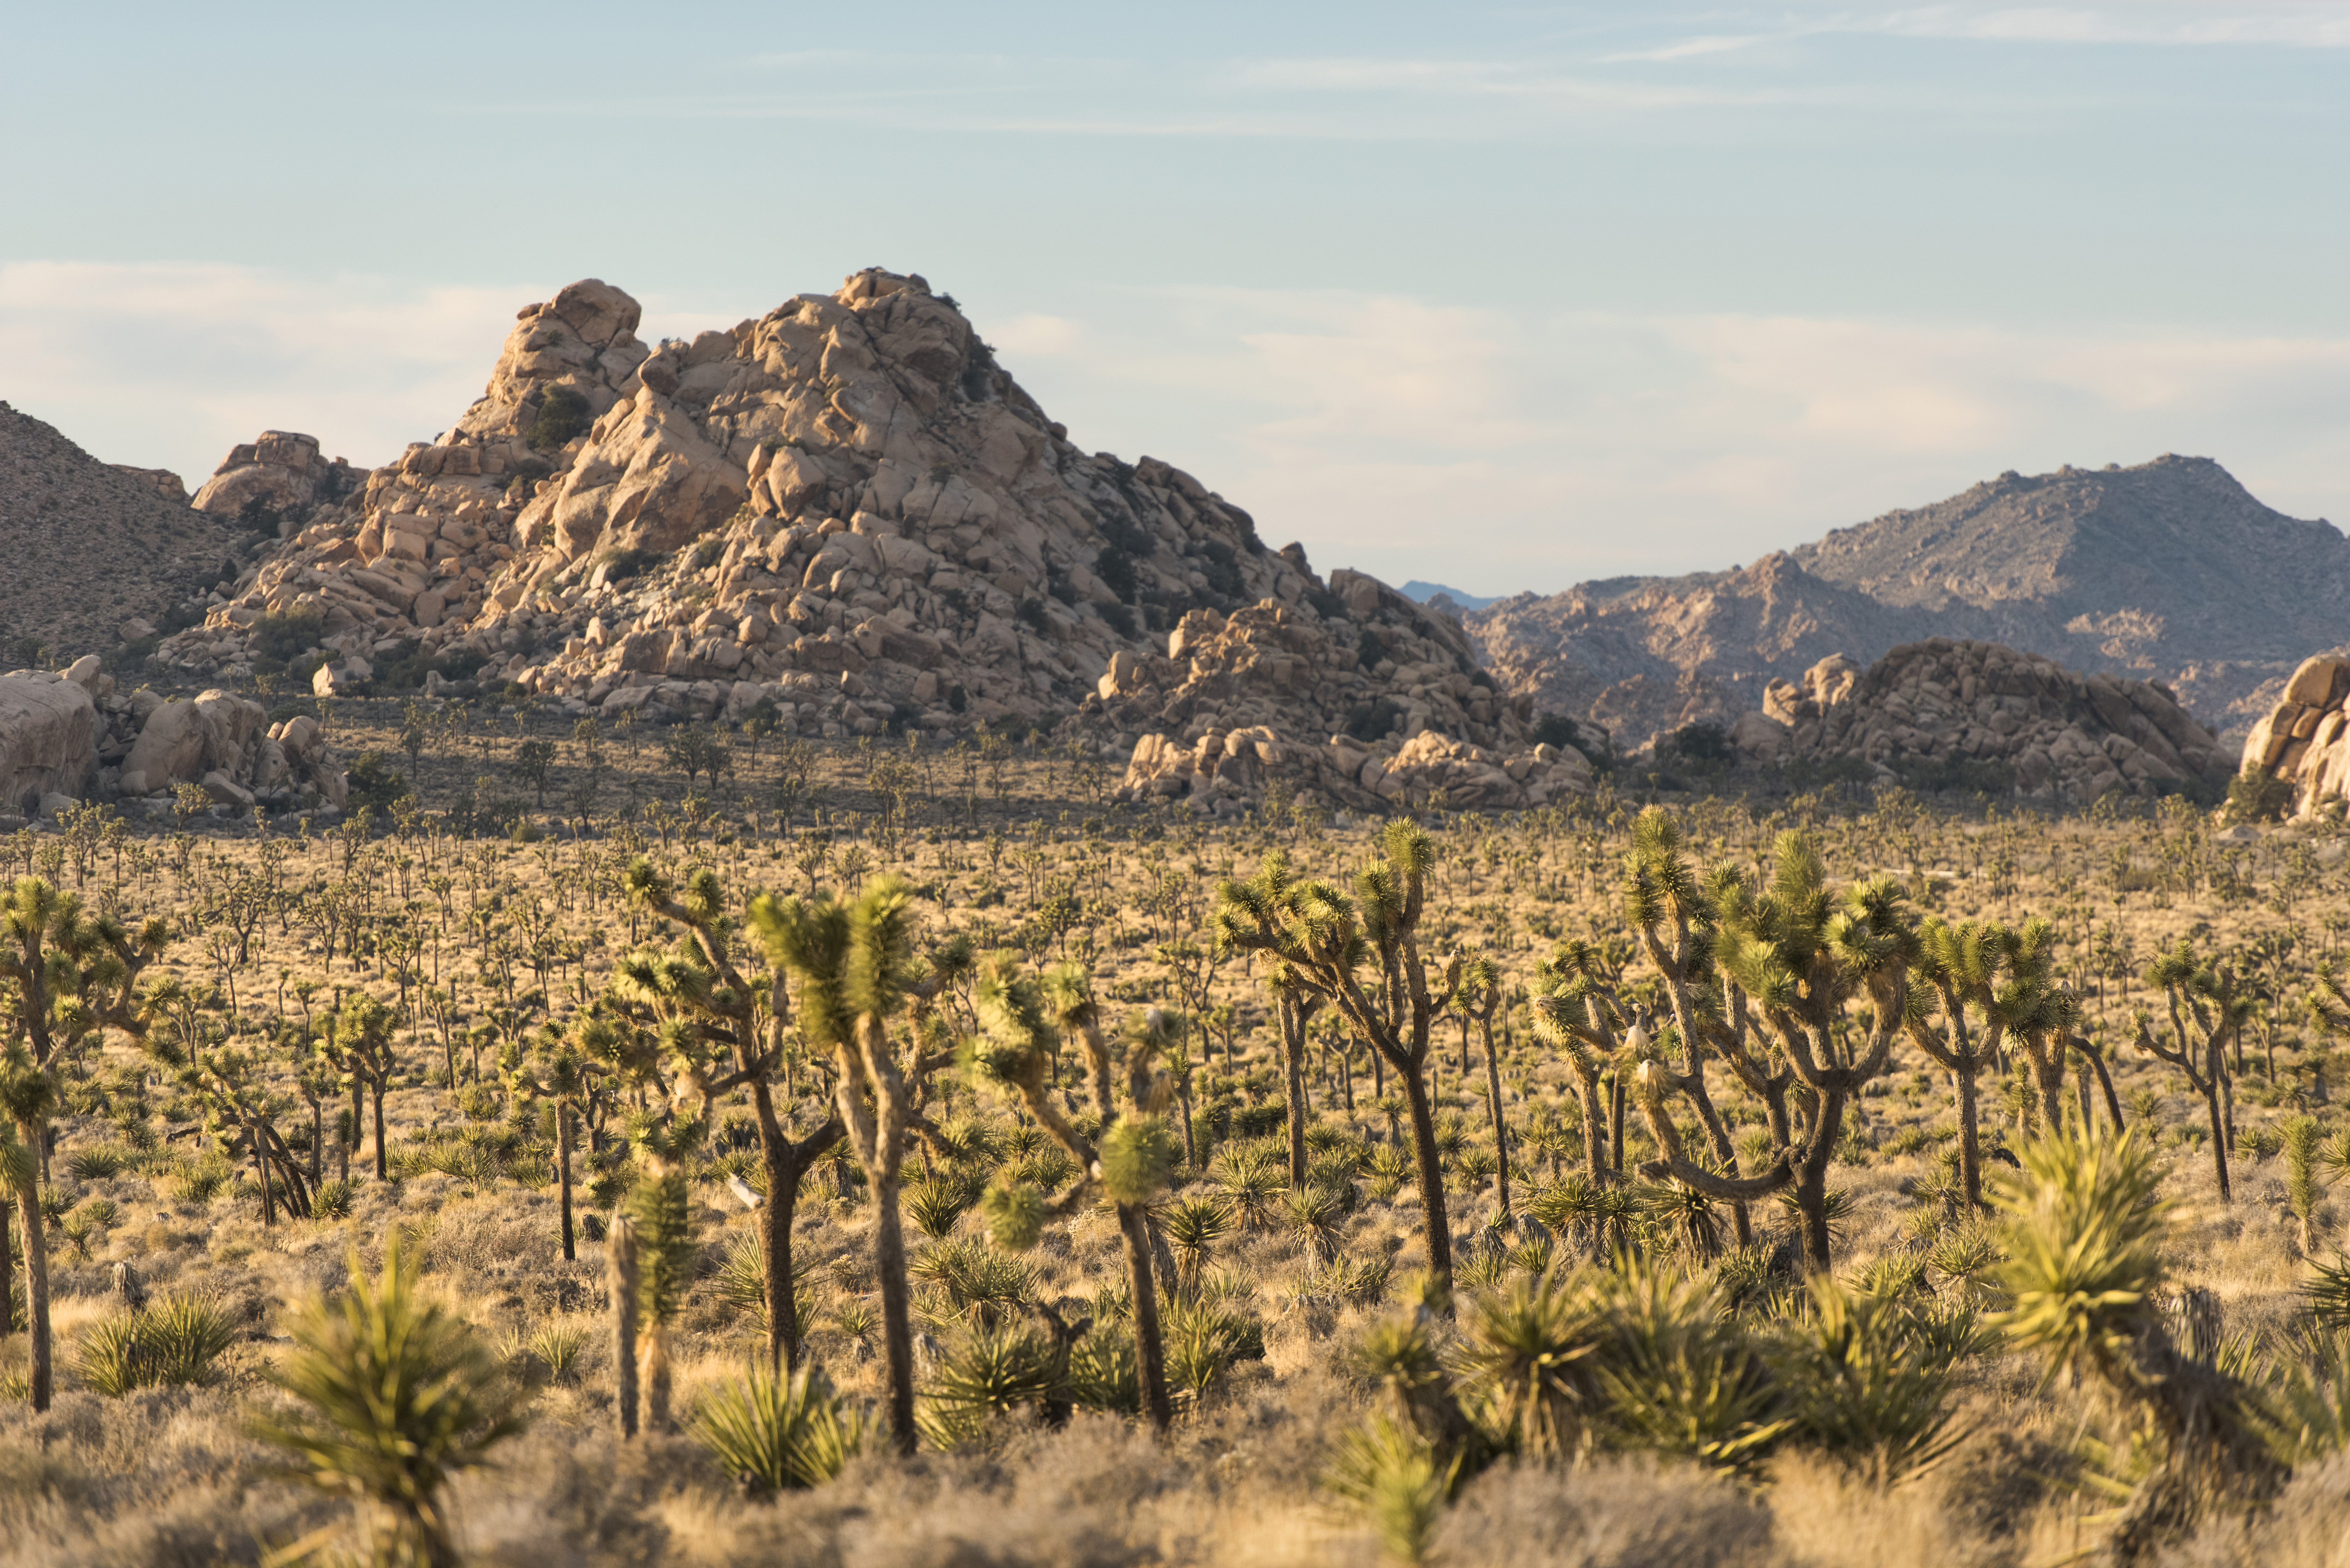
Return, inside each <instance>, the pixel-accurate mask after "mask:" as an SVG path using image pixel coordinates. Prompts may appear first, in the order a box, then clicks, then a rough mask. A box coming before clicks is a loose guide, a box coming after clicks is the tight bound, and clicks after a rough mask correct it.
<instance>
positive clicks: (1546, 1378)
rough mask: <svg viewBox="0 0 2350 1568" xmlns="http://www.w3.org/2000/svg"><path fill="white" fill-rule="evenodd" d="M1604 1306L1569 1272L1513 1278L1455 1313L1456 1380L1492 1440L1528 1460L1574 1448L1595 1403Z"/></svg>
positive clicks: (1604, 1332)
mask: <svg viewBox="0 0 2350 1568" xmlns="http://www.w3.org/2000/svg"><path fill="white" fill-rule="evenodd" d="M1605 1317H1606V1310H1605V1303H1604V1302H1603V1300H1602V1299H1601V1297H1600V1295H1599V1293H1597V1292H1596V1291H1593V1290H1592V1289H1590V1288H1589V1282H1587V1281H1586V1280H1585V1279H1584V1278H1582V1277H1581V1276H1579V1275H1576V1274H1574V1273H1552V1274H1544V1275H1543V1276H1541V1277H1539V1278H1535V1279H1526V1278H1523V1277H1522V1278H1519V1279H1515V1280H1513V1281H1512V1282H1509V1283H1508V1284H1507V1285H1505V1286H1504V1287H1503V1288H1502V1289H1501V1290H1498V1291H1490V1292H1481V1293H1478V1294H1477V1295H1475V1296H1473V1297H1471V1300H1470V1303H1469V1307H1468V1310H1467V1311H1466V1312H1465V1313H1464V1314H1462V1316H1461V1386H1462V1389H1463V1391H1464V1392H1465V1393H1466V1394H1467V1395H1469V1397H1471V1398H1472V1399H1475V1400H1479V1401H1481V1402H1482V1407H1483V1414H1484V1419H1483V1422H1482V1425H1483V1426H1484V1428H1485V1429H1486V1431H1487V1432H1488V1433H1489V1434H1490V1435H1491V1436H1492V1437H1493V1438H1495V1440H1496V1441H1498V1442H1500V1443H1502V1444H1503V1446H1506V1447H1508V1448H1510V1449H1514V1450H1515V1451H1516V1452H1518V1453H1519V1454H1522V1455H1523V1456H1525V1457H1526V1458H1529V1459H1559V1458H1562V1457H1565V1456H1566V1455H1569V1454H1571V1453H1573V1452H1575V1451H1576V1450H1577V1449H1580V1448H1581V1447H1582V1446H1583V1445H1584V1443H1585V1440H1586V1424H1587V1423H1588V1421H1589V1420H1590V1418H1591V1417H1592V1415H1593V1412H1594V1410H1595V1407H1596V1406H1597V1404H1598V1403H1599V1397H1600V1395H1599V1386H1598V1384H1597V1382H1596V1379H1595V1376H1594V1374H1595V1364H1594V1362H1593V1360H1592V1355H1593V1352H1595V1351H1596V1350H1597V1349H1598V1348H1599V1346H1600V1345H1601V1343H1602V1342H1603V1341H1604V1340H1606V1339H1607V1323H1606V1321H1605Z"/></svg>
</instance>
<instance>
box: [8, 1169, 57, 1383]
mask: <svg viewBox="0 0 2350 1568" xmlns="http://www.w3.org/2000/svg"><path fill="white" fill-rule="evenodd" d="M20 1130H21V1131H22V1133H23V1134H24V1136H25V1144H26V1147H28V1148H38V1147H40V1144H39V1143H38V1142H37V1141H36V1140H37V1139H38V1138H39V1137H40V1131H39V1129H38V1128H36V1127H25V1128H22V1129H20ZM16 1213H17V1215H18V1217H19V1218H21V1219H22V1220H24V1222H25V1332H26V1336H27V1338H28V1341H29V1345H28V1349H29V1351H30V1370H31V1374H32V1382H33V1388H32V1398H33V1409H34V1411H35V1412H36V1414H37V1413H38V1412H40V1411H43V1410H47V1408H48V1407H49V1395H50V1384H51V1375H50V1370H49V1246H48V1237H47V1235H45V1234H44V1233H43V1232H42V1230H41V1193H40V1189H39V1188H38V1187H36V1186H35V1185H34V1184H33V1183H31V1182H26V1184H25V1186H24V1187H23V1188H22V1189H19V1190H18V1192H17V1194H16Z"/></svg>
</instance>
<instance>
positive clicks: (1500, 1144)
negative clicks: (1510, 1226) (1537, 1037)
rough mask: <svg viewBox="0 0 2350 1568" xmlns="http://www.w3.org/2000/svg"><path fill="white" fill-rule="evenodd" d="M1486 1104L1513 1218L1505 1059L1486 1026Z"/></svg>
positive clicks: (1505, 1214)
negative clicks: (1504, 1120) (1495, 1051)
mask: <svg viewBox="0 0 2350 1568" xmlns="http://www.w3.org/2000/svg"><path fill="white" fill-rule="evenodd" d="M1485 1108H1486V1110H1487V1111H1489V1112H1490V1113H1492V1118H1493V1163H1494V1166H1495V1171H1494V1177H1493V1180H1494V1183H1495V1190H1496V1191H1498V1192H1499V1193H1500V1194H1501V1196H1502V1218H1503V1219H1504V1220H1507V1219H1509V1218H1510V1135H1509V1129H1508V1128H1507V1127H1503V1125H1502V1063H1501V1058H1499V1057H1498V1056H1496V1055H1494V1054H1493V1031H1492V1026H1491V1025H1488V1026H1487V1027H1486V1029H1485Z"/></svg>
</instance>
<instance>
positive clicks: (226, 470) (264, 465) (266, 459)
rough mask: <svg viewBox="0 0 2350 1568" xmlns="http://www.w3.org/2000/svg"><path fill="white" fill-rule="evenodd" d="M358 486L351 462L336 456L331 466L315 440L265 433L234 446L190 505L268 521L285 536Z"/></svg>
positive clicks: (248, 519) (253, 520)
mask: <svg viewBox="0 0 2350 1568" xmlns="http://www.w3.org/2000/svg"><path fill="white" fill-rule="evenodd" d="M177 482H178V481H177V478H176V476H174V478H173V483H177ZM358 487H359V473H358V472H357V471H356V470H354V469H353V468H352V467H351V465H350V462H349V460H348V459H347V458H340V457H338V458H337V459H335V460H334V461H333V462H328V461H327V460H326V459H325V458H323V457H321V456H319V455H318V438H317V436H314V435H302V434H300V433H298V432H296V431H262V432H261V435H260V438H259V439H258V440H255V441H247V442H244V444H242V445H239V446H234V447H231V448H230V449H229V454H228V456H227V457H226V458H224V459H223V460H222V462H221V465H220V467H218V468H216V469H214V470H213V476H212V477H211V478H210V479H207V480H205V481H204V483H203V488H202V489H200V490H198V491H197V492H196V494H195V499H194V500H193V501H192V503H190V504H192V506H194V507H195V509H196V510H197V511H199V512H208V513H211V514H213V515H214V516H218V517H234V518H236V519H238V520H239V521H241V522H244V523H246V524H259V523H265V524H268V525H269V526H271V527H273V528H276V529H277V530H278V531H279V532H280V533H281V534H287V533H291V532H292V531H293V529H294V527H295V526H296V525H297V524H299V523H300V522H302V521H303V520H304V519H305V518H307V516H308V515H309V514H311V513H312V512H313V511H314V510H315V509H316V508H317V507H318V506H320V505H322V504H328V503H330V502H335V501H339V500H341V499H342V498H343V497H344V496H346V495H348V494H349V493H351V492H352V491H354V490H356V489H357V488H358Z"/></svg>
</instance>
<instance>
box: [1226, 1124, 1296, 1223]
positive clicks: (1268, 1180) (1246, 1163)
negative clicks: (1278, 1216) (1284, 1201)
mask: <svg viewBox="0 0 2350 1568" xmlns="http://www.w3.org/2000/svg"><path fill="white" fill-rule="evenodd" d="M1208 1180H1209V1181H1210V1182H1211V1183H1212V1184H1213V1185H1214V1186H1216V1187H1217V1188H1219V1189H1222V1192H1223V1194H1224V1201H1225V1202H1226V1203H1227V1204H1228V1205H1230V1207H1231V1209H1232V1218H1233V1219H1235V1220H1238V1221H1239V1222H1240V1226H1241V1229H1242V1230H1243V1231H1260V1230H1263V1228H1264V1226H1265V1224H1266V1223H1267V1221H1269V1220H1271V1219H1272V1217H1273V1211H1274V1205H1275V1204H1276V1203H1277V1202H1278V1201H1279V1200H1280V1197H1281V1193H1282V1191H1283V1190H1284V1183H1285V1182H1286V1180H1287V1179H1286V1177H1285V1176H1284V1174H1283V1172H1282V1168H1281V1160H1280V1158H1279V1157H1277V1156H1275V1155H1274V1154H1272V1153H1271V1152H1270V1151H1268V1150H1265V1149H1261V1148H1243V1147H1237V1146H1233V1145H1226V1146H1225V1147H1222V1148H1220V1149H1218V1150H1217V1151H1216V1157H1215V1158H1214V1159H1213V1160H1212V1161H1211V1162H1210V1163H1209V1166H1208Z"/></svg>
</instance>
